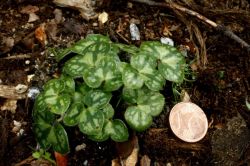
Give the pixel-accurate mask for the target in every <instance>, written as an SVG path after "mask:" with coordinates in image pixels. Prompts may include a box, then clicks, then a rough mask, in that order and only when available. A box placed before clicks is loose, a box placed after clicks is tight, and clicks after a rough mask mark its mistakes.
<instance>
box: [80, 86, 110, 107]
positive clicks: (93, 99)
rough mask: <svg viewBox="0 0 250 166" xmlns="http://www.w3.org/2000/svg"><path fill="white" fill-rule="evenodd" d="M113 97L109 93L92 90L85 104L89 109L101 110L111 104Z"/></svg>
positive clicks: (85, 99)
mask: <svg viewBox="0 0 250 166" xmlns="http://www.w3.org/2000/svg"><path fill="white" fill-rule="evenodd" d="M111 97H112V95H111V94H110V93H108V92H103V91H101V90H91V91H89V92H88V93H87V94H86V95H85V96H84V103H85V104H86V105H87V106H89V107H94V108H99V109H101V108H103V107H105V106H106V105H107V104H108V103H109V101H110V99H111Z"/></svg>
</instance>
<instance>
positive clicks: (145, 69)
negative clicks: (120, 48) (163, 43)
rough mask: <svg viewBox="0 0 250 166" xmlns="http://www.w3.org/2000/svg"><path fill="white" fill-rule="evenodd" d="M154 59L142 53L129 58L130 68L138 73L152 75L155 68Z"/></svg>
mask: <svg viewBox="0 0 250 166" xmlns="http://www.w3.org/2000/svg"><path fill="white" fill-rule="evenodd" d="M156 60H157V59H156V58H155V57H153V56H151V55H147V54H144V53H138V54H136V55H135V56H132V57H131V61H130V64H131V66H132V67H133V68H134V69H136V70H137V71H139V73H145V74H152V73H153V72H154V70H155V68H156V66H157V63H156Z"/></svg>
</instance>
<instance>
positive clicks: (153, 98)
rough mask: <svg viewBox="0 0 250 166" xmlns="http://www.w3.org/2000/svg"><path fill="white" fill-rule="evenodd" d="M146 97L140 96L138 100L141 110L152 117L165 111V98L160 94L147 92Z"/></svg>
mask: <svg viewBox="0 0 250 166" xmlns="http://www.w3.org/2000/svg"><path fill="white" fill-rule="evenodd" d="M144 93H145V94H144V95H140V96H139V97H138V100H137V104H138V107H139V108H142V110H144V111H145V112H147V113H149V114H150V115H151V116H157V115H159V114H160V113H161V111H162V110H163V107H164V104H165V98H164V96H163V95H162V94H160V93H158V92H152V91H145V92H144Z"/></svg>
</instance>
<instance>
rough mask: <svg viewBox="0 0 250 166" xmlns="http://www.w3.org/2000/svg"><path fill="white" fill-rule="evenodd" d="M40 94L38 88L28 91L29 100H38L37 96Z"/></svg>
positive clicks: (31, 88)
mask: <svg viewBox="0 0 250 166" xmlns="http://www.w3.org/2000/svg"><path fill="white" fill-rule="evenodd" d="M39 93H40V89H39V88H38V87H30V88H29V90H28V94H27V96H28V98H31V99H32V100H35V99H36V96H37V95H38V94H39Z"/></svg>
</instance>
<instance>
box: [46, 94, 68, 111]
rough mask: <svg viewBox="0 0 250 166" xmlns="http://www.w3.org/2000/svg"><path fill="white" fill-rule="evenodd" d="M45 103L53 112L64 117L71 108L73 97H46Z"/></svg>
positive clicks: (60, 95) (61, 95) (65, 95)
mask: <svg viewBox="0 0 250 166" xmlns="http://www.w3.org/2000/svg"><path fill="white" fill-rule="evenodd" d="M45 97H46V98H45V102H46V103H47V104H48V107H49V109H50V111H51V112H53V113H54V114H59V115H62V114H63V113H64V112H66V111H67V109H68V108H69V105H70V102H71V97H70V95H68V94H55V95H50V96H48V95H47V96H45Z"/></svg>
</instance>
